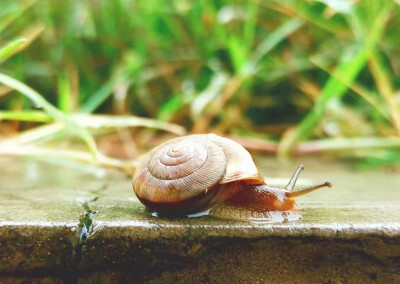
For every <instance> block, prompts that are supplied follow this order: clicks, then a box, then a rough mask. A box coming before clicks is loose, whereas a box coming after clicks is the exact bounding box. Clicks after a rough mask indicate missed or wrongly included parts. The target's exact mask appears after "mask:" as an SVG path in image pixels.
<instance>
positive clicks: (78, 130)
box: [0, 73, 98, 159]
mask: <svg viewBox="0 0 400 284" xmlns="http://www.w3.org/2000/svg"><path fill="white" fill-rule="evenodd" d="M0 83H2V84H4V85H6V86H8V87H10V88H13V89H14V90H17V91H18V92H20V93H21V94H23V95H25V96H26V97H28V98H29V99H30V100H32V101H33V102H34V103H35V104H37V105H38V106H40V107H42V108H43V109H44V110H45V111H46V113H47V114H48V115H50V116H51V117H53V118H54V119H55V120H57V121H61V122H63V123H65V124H66V125H67V126H68V127H69V128H70V129H71V131H73V132H74V133H75V134H76V135H77V136H79V137H80V138H81V139H82V140H83V141H84V142H85V143H86V145H87V146H88V148H89V150H90V152H91V153H92V155H93V158H95V159H97V155H98V152H97V147H96V142H95V141H94V139H93V137H92V136H91V135H90V133H89V131H87V130H86V129H85V128H82V127H79V126H78V125H77V124H76V123H75V122H74V121H72V120H71V119H69V118H68V116H66V115H64V114H63V113H62V112H61V111H59V110H58V109H57V108H55V107H54V106H53V105H52V104H50V103H49V102H48V101H47V100H46V99H45V98H44V97H43V96H42V95H40V94H39V93H38V92H36V91H35V90H33V89H32V88H30V87H28V86H27V85H25V84H24V83H22V82H20V81H18V80H16V79H14V78H12V77H10V76H7V75H5V74H1V73H0Z"/></svg>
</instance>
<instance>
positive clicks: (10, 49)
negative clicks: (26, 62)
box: [0, 38, 27, 62]
mask: <svg viewBox="0 0 400 284" xmlns="http://www.w3.org/2000/svg"><path fill="white" fill-rule="evenodd" d="M26 42H27V39H26V38H18V39H15V40H13V41H11V42H9V43H8V44H6V46H4V47H3V48H2V49H0V62H2V61H4V60H5V59H7V58H8V57H9V56H11V55H12V54H13V53H14V52H15V51H16V50H17V49H18V48H19V47H20V46H21V45H23V44H24V43H26Z"/></svg>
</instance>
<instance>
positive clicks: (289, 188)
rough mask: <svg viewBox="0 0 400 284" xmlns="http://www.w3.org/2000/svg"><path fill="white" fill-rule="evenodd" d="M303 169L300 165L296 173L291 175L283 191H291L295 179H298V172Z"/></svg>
mask: <svg viewBox="0 0 400 284" xmlns="http://www.w3.org/2000/svg"><path fill="white" fill-rule="evenodd" d="M303 169H304V166H303V165H300V166H299V167H298V168H297V170H296V172H295V173H294V174H293V176H292V178H291V179H290V181H289V183H288V184H287V186H286V187H285V189H287V190H289V191H292V190H293V187H294V186H295V184H296V181H297V179H298V178H299V175H300V172H301V171H302V170H303Z"/></svg>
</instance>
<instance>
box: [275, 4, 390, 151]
mask: <svg viewBox="0 0 400 284" xmlns="http://www.w3.org/2000/svg"><path fill="white" fill-rule="evenodd" d="M390 7H391V5H389V4H387V2H384V4H383V7H382V8H381V10H380V11H379V13H378V14H377V17H376V19H375V21H374V24H373V26H372V28H371V29H370V30H369V33H368V36H367V38H365V39H364V43H363V45H362V47H361V48H360V49H359V50H357V52H356V54H353V55H350V54H344V55H343V56H342V59H341V62H340V63H339V65H338V66H337V67H336V69H335V71H334V72H333V74H335V75H336V74H338V76H339V77H340V78H343V80H345V82H346V84H343V83H341V82H340V81H339V80H337V79H336V78H335V77H331V78H330V79H329V80H328V82H327V83H326V84H325V86H324V88H323V90H322V92H321V95H320V97H319V98H318V100H317V102H316V103H315V105H314V107H313V109H312V110H311V111H310V113H309V114H308V115H307V116H306V117H305V118H304V119H303V120H302V121H301V122H300V124H299V125H298V126H297V127H295V129H293V130H290V131H288V132H287V133H286V135H284V136H283V138H282V140H281V142H280V145H279V154H280V155H283V156H286V155H288V154H289V152H291V151H292V149H293V148H294V147H295V145H296V144H297V143H298V142H299V141H301V140H306V139H308V138H309V137H310V136H311V135H312V134H313V132H314V130H315V128H316V127H317V126H318V123H319V121H320V120H321V118H322V117H323V115H324V111H325V109H326V107H327V105H328V104H329V102H330V100H332V99H333V98H336V99H340V98H341V97H342V96H343V95H344V93H345V91H346V90H347V86H348V85H351V84H352V82H353V81H354V79H355V78H356V77H357V75H358V74H359V72H360V71H361V70H362V68H363V67H364V66H365V64H366V63H367V60H368V59H369V58H370V56H371V55H373V50H374V49H375V47H376V45H377V43H378V42H379V40H380V38H381V36H382V34H383V33H384V30H385V25H386V23H387V21H388V20H389V16H390V12H391V10H390Z"/></svg>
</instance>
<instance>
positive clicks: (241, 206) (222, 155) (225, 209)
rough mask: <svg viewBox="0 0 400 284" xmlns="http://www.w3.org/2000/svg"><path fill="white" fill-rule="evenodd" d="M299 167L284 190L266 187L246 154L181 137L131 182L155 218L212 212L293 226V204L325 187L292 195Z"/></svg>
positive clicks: (157, 151) (204, 137) (220, 142)
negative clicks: (297, 199) (158, 215)
mask: <svg viewBox="0 0 400 284" xmlns="http://www.w3.org/2000/svg"><path fill="white" fill-rule="evenodd" d="M302 169H303V166H299V168H298V169H297V170H296V172H295V173H294V175H293V177H292V178H291V180H290V181H289V183H288V185H287V186H286V187H285V188H279V187H273V186H269V185H266V183H265V181H264V178H263V177H262V175H261V174H260V172H259V170H258V168H257V166H256V164H255V162H254V160H253V158H252V157H251V155H250V153H249V152H248V151H247V150H246V149H245V148H243V147H242V146H241V145H240V144H238V143H236V142H234V141H232V140H230V139H227V138H223V137H220V136H217V135H215V134H197V135H189V136H183V137H179V138H175V139H172V140H170V141H167V142H165V143H163V144H161V145H159V146H158V147H156V148H154V149H153V150H152V151H151V152H150V153H149V154H148V156H147V157H146V158H145V160H144V161H143V162H142V163H141V164H140V165H139V166H138V168H137V169H136V172H135V174H134V176H133V190H134V192H135V194H136V196H137V197H138V199H139V200H140V201H141V202H142V203H143V204H144V205H145V206H146V207H147V208H148V209H149V210H151V211H153V212H156V213H157V214H160V215H185V214H190V213H196V212H201V211H204V210H207V209H211V211H210V212H209V213H210V215H213V216H218V217H222V218H229V219H239V220H253V221H257V220H259V221H267V222H268V221H272V222H276V221H278V222H279V221H285V220H297V219H299V218H301V214H300V212H299V210H298V209H297V207H296V203H295V200H294V198H295V197H297V196H300V195H303V194H306V193H309V192H311V191H314V190H316V189H318V188H321V187H331V183H330V182H325V183H321V184H317V185H312V186H308V187H304V188H300V189H298V190H295V191H294V190H293V188H294V185H295V183H296V180H297V178H298V176H299V174H300V171H301V170H302Z"/></svg>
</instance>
